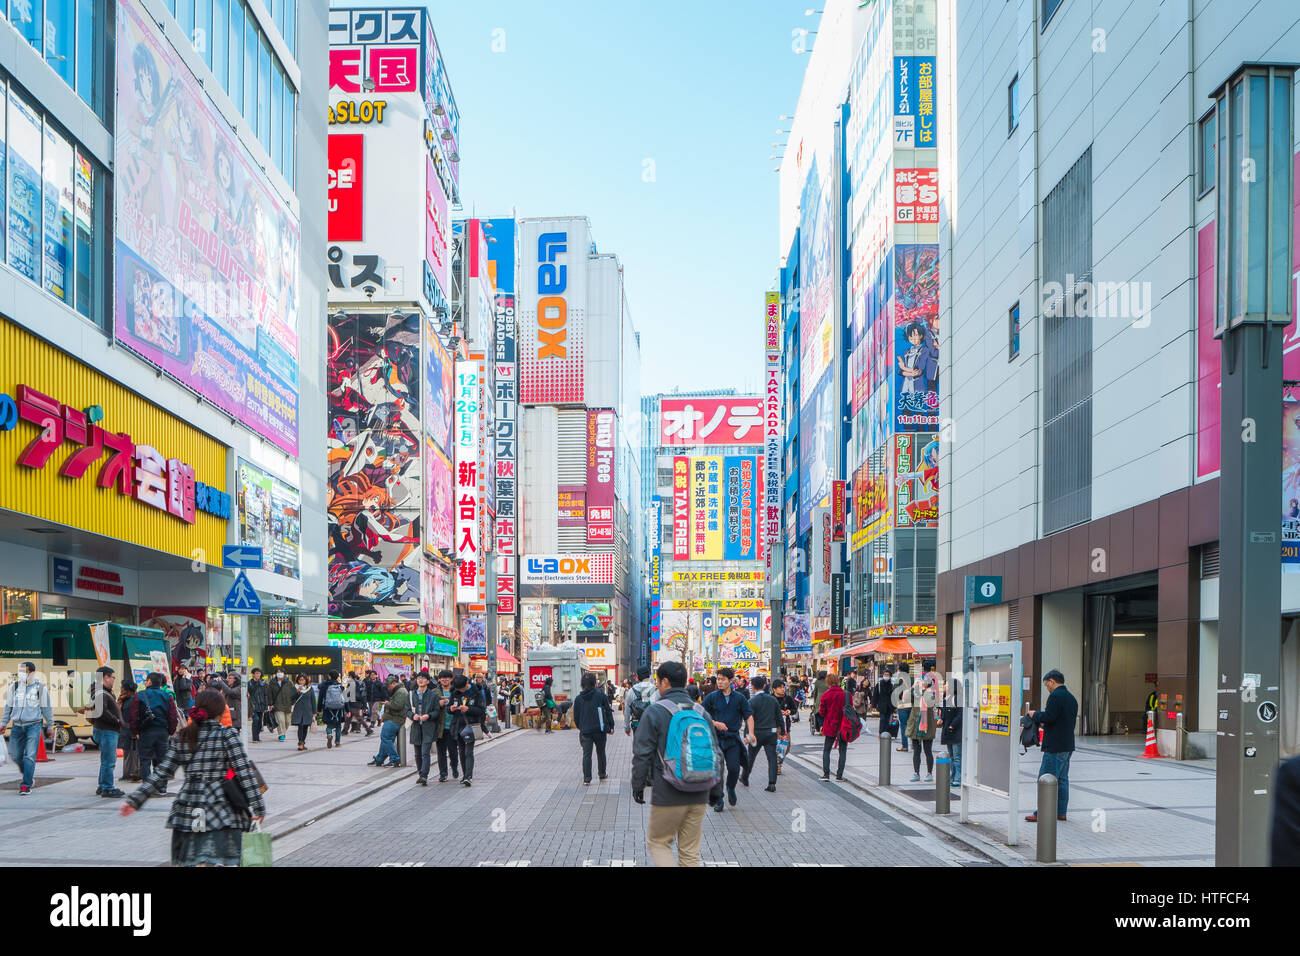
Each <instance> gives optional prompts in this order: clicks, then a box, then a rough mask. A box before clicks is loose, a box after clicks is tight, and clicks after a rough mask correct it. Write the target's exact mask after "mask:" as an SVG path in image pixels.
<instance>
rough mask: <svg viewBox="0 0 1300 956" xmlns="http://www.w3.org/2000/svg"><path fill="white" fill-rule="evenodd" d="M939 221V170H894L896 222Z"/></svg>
mask: <svg viewBox="0 0 1300 956" xmlns="http://www.w3.org/2000/svg"><path fill="white" fill-rule="evenodd" d="M938 221H939V170H937V169H895V170H894V222H899V223H929V222H933V223H937V222H938Z"/></svg>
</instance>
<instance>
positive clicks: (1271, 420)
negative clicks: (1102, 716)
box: [1213, 64, 1296, 866]
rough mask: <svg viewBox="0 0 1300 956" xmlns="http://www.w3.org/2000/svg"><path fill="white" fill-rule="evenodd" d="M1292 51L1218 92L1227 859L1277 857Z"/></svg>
mask: <svg viewBox="0 0 1300 956" xmlns="http://www.w3.org/2000/svg"><path fill="white" fill-rule="evenodd" d="M1295 70H1296V67H1295V66H1294V65H1286V66H1282V65H1274V64H1244V65H1242V66H1241V67H1239V68H1238V69H1237V71H1236V72H1235V73H1233V74H1232V76H1230V77H1229V78H1228V80H1227V82H1225V83H1224V84H1223V85H1222V86H1221V87H1220V88H1219V89H1218V90H1217V91H1216V92H1215V93H1214V94H1213V98H1214V100H1215V135H1216V137H1217V145H1216V156H1217V162H1218V168H1217V172H1216V180H1217V181H1216V184H1215V188H1216V191H1217V196H1216V197H1215V202H1216V206H1217V209H1216V223H1217V226H1216V228H1217V235H1216V237H1215V256H1214V259H1215V315H1214V320H1215V330H1214V335H1215V338H1217V339H1219V340H1220V342H1221V344H1222V347H1221V359H1220V360H1221V363H1222V369H1223V375H1222V385H1221V393H1220V395H1221V398H1220V401H1221V408H1222V413H1221V421H1222V430H1221V436H1220V442H1221V445H1220V448H1221V452H1222V466H1221V469H1222V470H1221V474H1220V478H1219V547H1220V559H1221V565H1220V572H1219V661H1218V673H1219V681H1218V685H1217V686H1218V694H1217V695H1216V696H1217V700H1216V706H1215V709H1216V710H1217V712H1218V737H1217V740H1218V745H1217V753H1216V756H1217V758H1218V773H1217V780H1216V791H1217V792H1216V796H1217V800H1216V803H1215V837H1214V841H1215V846H1214V851H1215V863H1216V864H1217V865H1219V866H1265V865H1267V863H1268V821H1269V817H1270V810H1271V803H1272V793H1273V778H1274V774H1275V771H1276V768H1277V763H1278V751H1279V747H1278V720H1277V716H1278V701H1279V693H1278V691H1279V685H1280V683H1281V670H1282V660H1281V658H1282V649H1281V621H1280V612H1281V604H1282V582H1281V543H1280V540H1279V539H1280V534H1281V527H1280V520H1279V514H1280V504H1281V498H1282V446H1281V435H1282V337H1283V331H1282V330H1283V329H1284V328H1285V327H1286V326H1287V325H1289V324H1290V322H1291V306H1292V303H1291V295H1292V291H1291V262H1292V249H1291V242H1292V238H1291V237H1292V228H1293V222H1292V220H1293V212H1292V201H1293V197H1292V194H1291V193H1292V175H1293V172H1292V152H1291V136H1292V109H1293V107H1292V93H1291V91H1292V85H1293V83H1294V81H1295Z"/></svg>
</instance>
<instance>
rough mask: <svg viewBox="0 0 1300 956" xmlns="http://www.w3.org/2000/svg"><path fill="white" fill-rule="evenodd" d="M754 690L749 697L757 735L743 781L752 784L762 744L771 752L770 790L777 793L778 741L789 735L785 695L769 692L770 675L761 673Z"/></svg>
mask: <svg viewBox="0 0 1300 956" xmlns="http://www.w3.org/2000/svg"><path fill="white" fill-rule="evenodd" d="M749 683H750V685H751V686H752V687H753V688H754V693H753V694H751V695H750V698H749V709H750V710H752V711H753V712H754V739H755V740H756V741H757V743H753V744H750V746H749V755H748V756H749V761H748V764H747V765H746V767H745V772H744V773H743V774H741V775H740V782H741V783H742V784H744V785H745V786H746V787H748V786H749V774H750V771H752V770H753V769H754V758H755V757H757V756H758V751H759V748H760V747H761V748H762V749H763V751H764V753H766V754H767V792H768V793H776V771H777V760H776V742H777V741H778V740H784V739H785V717H784V715H783V714H782V713H781V710H782V704H781V699H780V698H778V697H776V696H774V695H773V694H771V693H768V692H767V690H766V688H767V679H766V678H765V677H762V676H761V675H760V676H758V677H755V678H754V679H752V680H751V681H750V682H749Z"/></svg>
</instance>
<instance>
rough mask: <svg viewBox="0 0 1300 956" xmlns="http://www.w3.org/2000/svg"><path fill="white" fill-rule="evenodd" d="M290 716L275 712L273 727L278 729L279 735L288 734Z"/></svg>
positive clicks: (278, 711) (279, 711)
mask: <svg viewBox="0 0 1300 956" xmlns="http://www.w3.org/2000/svg"><path fill="white" fill-rule="evenodd" d="M290 716H291V715H289V714H287V713H285V712H284V711H283V710H277V711H276V712H275V726H277V727H279V728H280V734H281V735H284V734H287V733H288V732H289V717H290Z"/></svg>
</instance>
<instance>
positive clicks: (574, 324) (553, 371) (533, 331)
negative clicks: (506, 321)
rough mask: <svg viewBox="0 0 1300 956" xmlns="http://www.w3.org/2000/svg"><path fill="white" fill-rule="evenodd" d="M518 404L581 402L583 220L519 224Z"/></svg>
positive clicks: (584, 294)
mask: <svg viewBox="0 0 1300 956" xmlns="http://www.w3.org/2000/svg"><path fill="white" fill-rule="evenodd" d="M519 231H520V269H519V286H520V288H519V299H520V301H519V328H518V333H519V338H518V346H519V400H520V402H521V404H524V405H548V404H568V403H580V402H582V401H583V396H584V394H585V392H584V369H583V362H584V357H585V344H584V343H585V339H586V321H587V320H586V301H587V250H588V248H589V246H590V241H591V240H590V232H589V230H588V226H587V220H586V219H583V218H570V219H528V220H524V221H522V222H520V223H519Z"/></svg>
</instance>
